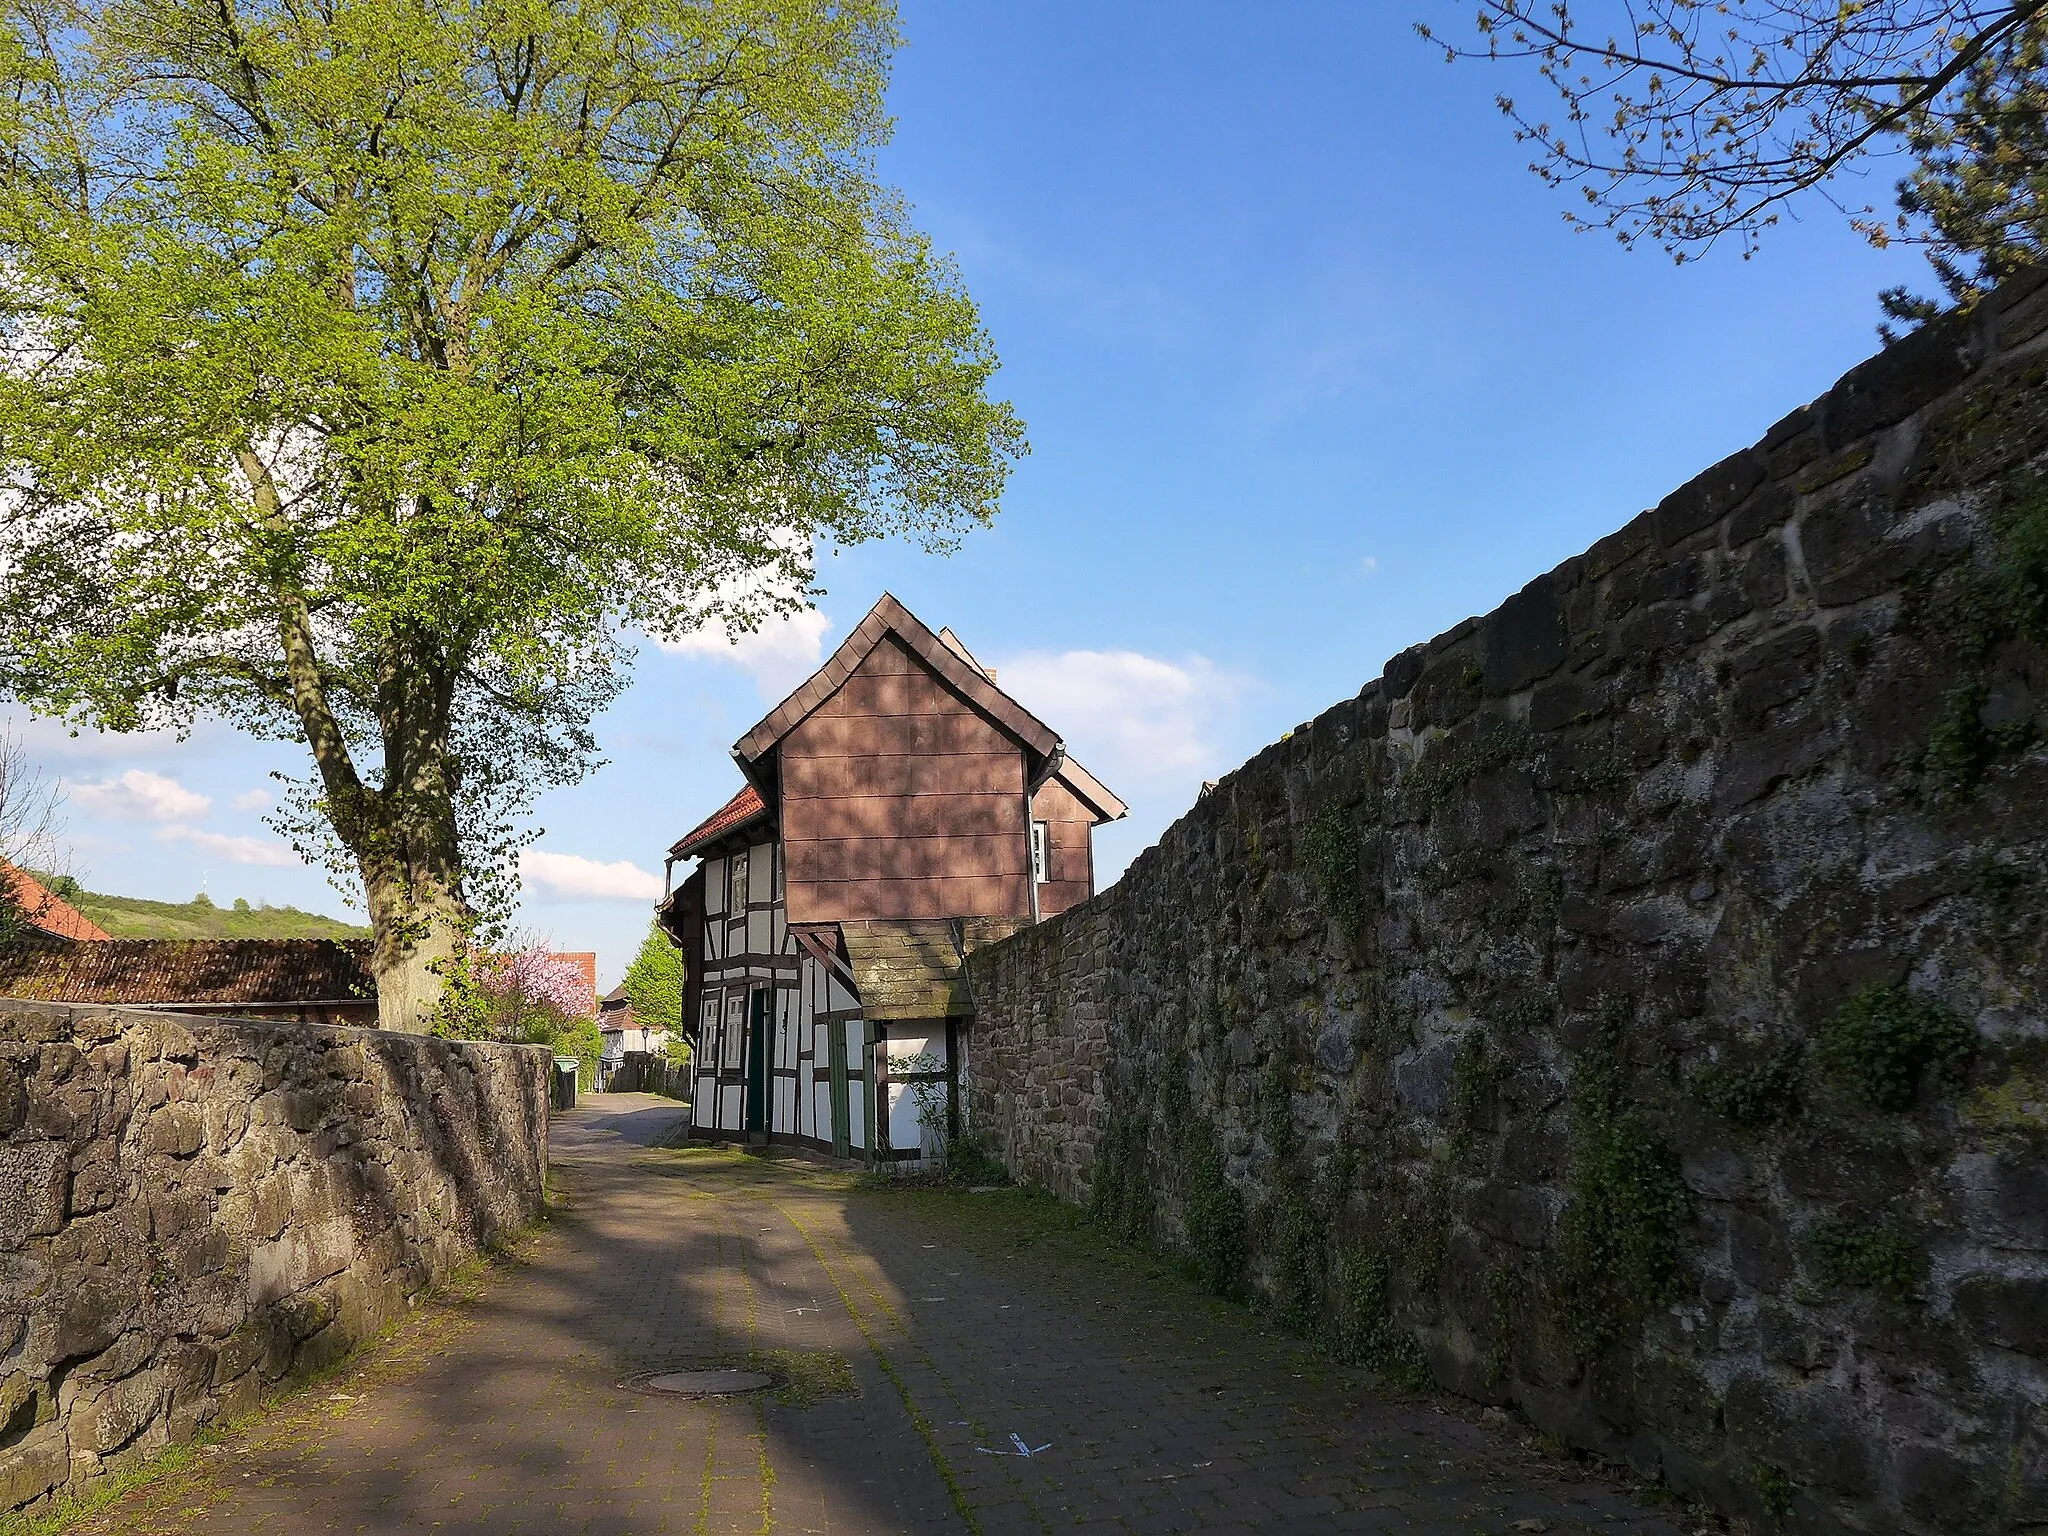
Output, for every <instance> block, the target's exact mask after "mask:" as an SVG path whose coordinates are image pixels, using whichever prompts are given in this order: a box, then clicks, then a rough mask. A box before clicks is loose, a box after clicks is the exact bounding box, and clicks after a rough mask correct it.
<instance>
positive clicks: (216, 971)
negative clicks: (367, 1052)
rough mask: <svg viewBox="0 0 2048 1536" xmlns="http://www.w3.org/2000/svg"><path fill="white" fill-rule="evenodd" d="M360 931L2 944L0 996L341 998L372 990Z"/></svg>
mask: <svg viewBox="0 0 2048 1536" xmlns="http://www.w3.org/2000/svg"><path fill="white" fill-rule="evenodd" d="M369 959H370V946H369V942H368V941H367V940H362V939H353V940H346V941H340V940H335V939H107V940H104V941H102V942H98V943H84V944H81V943H67V942H64V941H61V940H55V939H52V940H49V941H44V942H31V943H25V944H15V945H11V946H9V947H8V948H7V949H5V950H0V996H5V997H25V998H33V999H36V1000H38V1001H41V1002H51V1003H109V1004H114V1003H119V1004H126V1005H129V1006H135V1007H141V1006H147V1005H152V1004H155V1005H173V1004H178V1003H194V1004H197V1003H229V1004H234V1003H241V1004H249V1005H255V1004H259V1003H338V1002H362V1001H368V1000H370V999H374V998H375V997H376V995H377V984H376V982H375V981H374V980H373V979H372V978H371V976H370V971H369Z"/></svg>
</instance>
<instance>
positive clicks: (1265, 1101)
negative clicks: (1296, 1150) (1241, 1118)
mask: <svg viewBox="0 0 2048 1536" xmlns="http://www.w3.org/2000/svg"><path fill="white" fill-rule="evenodd" d="M1259 1134H1260V1135H1261V1136H1263V1137H1264V1138H1265V1141H1266V1146H1267V1148H1268V1149H1269V1150H1270V1151H1271V1152H1272V1154H1273V1156H1274V1157H1275V1158H1283V1157H1285V1156H1286V1155H1287V1152H1288V1149H1289V1148H1290V1147H1291V1146H1292V1145H1293V1144H1294V1091H1293V1088H1292V1086H1291V1085H1290V1084H1289V1083H1288V1081H1287V1063H1286V1061H1285V1060H1284V1059H1282V1058H1280V1057H1275V1058H1274V1059H1273V1060H1271V1061H1269V1062H1267V1063H1266V1064H1265V1066H1264V1067H1262V1068H1260V1069H1259Z"/></svg>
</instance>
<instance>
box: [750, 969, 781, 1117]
mask: <svg viewBox="0 0 2048 1536" xmlns="http://www.w3.org/2000/svg"><path fill="white" fill-rule="evenodd" d="M774 1004H775V991H774V989H773V988H772V987H756V988H754V991H753V994H752V995H751V996H750V997H749V998H748V999H747V1113H746V1120H747V1134H748V1135H749V1136H766V1135H767V1134H768V1034H769V1027H770V1021H771V1020H772V1018H773V1016H774Z"/></svg>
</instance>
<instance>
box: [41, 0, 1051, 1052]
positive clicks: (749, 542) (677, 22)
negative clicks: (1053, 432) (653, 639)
mask: <svg viewBox="0 0 2048 1536" xmlns="http://www.w3.org/2000/svg"><path fill="white" fill-rule="evenodd" d="M897 41H898V38H897V31H896V23H895V16H894V11H893V7H892V6H891V5H890V4H889V3H888V0H587V3H571V0H311V3H301V0H113V3H108V0H0V352H4V355H0V424H4V425H0V569H5V570H6V571H7V572H8V576H7V581H6V587H5V595H4V597H0V684H4V686H5V687H6V688H7V689H9V690H10V691H12V692H13V693H14V694H15V696H17V697H18V698H20V699H22V700H23V701H25V702H26V703H28V704H29V706H30V707H31V708H33V709H35V710H38V711H40V712H43V713H46V714H54V715H59V716H63V717H65V718H68V719H70V720H72V721H74V722H79V723H84V724H90V725H94V726H99V727H103V728H110V729H115V730H127V729H135V728H140V727H144V726H161V725H170V726H175V727H180V728H182V727H184V726H185V725H187V724H189V723H190V722H191V721H192V720H193V719H195V718H196V717H198V716H201V715H208V716H214V717H219V718H224V719H226V720H228V721H231V722H233V723H234V724H236V725H238V726H239V727H241V728H242V729H244V730H246V731H248V732H251V733H254V734H256V735H259V736H268V737H273V738H280V739H290V740H297V741H300V742H302V743H303V744H304V745H305V746H306V748H307V749H308V751H309V753H310V756H311V760H312V772H311V773H310V774H309V775H308V777H307V778H306V779H305V780H304V781H303V782H302V783H300V784H298V785H297V786H296V787H295V790H294V792H293V793H292V794H291V795H290V796H289V797H288V799H287V805H286V807H285V809H284V810H282V811H281V812H280V813H279V816H278V822H277V824H278V826H279V829H280V830H281V831H282V832H284V833H285V834H286V835H288V836H290V837H291V838H293V840H294V841H295V843H296V845H297V846H298V847H299V848H300V850H301V852H302V854H304V855H306V856H307V857H309V858H316V859H320V860H323V861H325V862H326V863H327V865H328V867H329V868H330V870H332V871H333V872H334V873H335V875H336V877H337V879H338V880H340V881H342V882H343V883H344V885H345V888H346V887H347V886H349V885H352V884H354V883H355V882H360V891H361V896H362V899H363V901H364V904H365V906H366V907H367V909H368V913H369V917H370V921H371V925H372V929H373V932H374V938H375V942H374V959H373V967H374V970H375V972H376V976H377V984H378V1001H379V1015H380V1020H381V1022H382V1023H384V1024H385V1025H386V1026H387V1027H395V1028H406V1029H417V1028H421V1027H424V1025H425V1023H426V1022H427V1021H428V1020H429V1019H430V1018H431V1017H432V1015H433V1013H434V1010H435V1008H436V1006H437V1004H438V1002H439V999H440V997H441V994H442V991H443V989H444V985H445V973H446V971H447V970H448V969H449V967H450V965H451V964H452V963H453V960H454V957H455V956H457V955H459V954H460V953H462V946H463V945H464V943H465V942H466V930H467V928H468V927H469V925H470V924H471V922H472V920H473V917H474V915H475V914H476V913H478V912H479V911H482V912H491V911H498V910H502V908H503V906H504V900H503V898H504V896H505V893H506V886H505V882H506V876H507V871H508V868H509V864H508V861H509V858H510V856H511V854H512V852H513V851H514V850H515V848H516V846H517V844H518V842H519V841H520V835H519V834H518V833H517V832H516V831H515V830H514V828H515V827H516V826H517V824H518V818H519V813H520V812H521V810H523V808H524V807H525V806H526V805H527V804H528V803H530V800H531V797H532V796H533V794H534V793H536V792H537V791H538V790H539V789H540V788H542V787H545V786H547V785H550V784H559V783H564V782H568V781H571V780H573V779H575V778H576V777H578V776H579V775H580V774H582V773H583V772H585V771H586V770H587V769H588V768H589V767H590V766H591V764H592V762H593V751H594V748H593V742H592V738H591V734H590V730H589V722H590V720H591V718H592V717H593V714H594V712H595V711H596V710H597V709H599V708H600V707H602V706H603V705H604V704H605V703H606V702H607V701H608V700H609V699H611V698H612V697H613V695H614V694H615V692H616V691H617V689H618V688H619V687H621V686H622V681H621V679H622V676H623V666H624V663H625V662H626V661H627V659H628V658H629V656H630V652H631V641H632V637H633V635H634V634H635V633H636V632H637V631H646V632H649V633H653V634H656V635H668V634H674V633H677V632H680V631H684V630H687V629H690V628H692V627H694V626H696V625H699V624H702V623H705V622H717V623H723V624H727V625H729V626H737V627H741V628H744V627H746V626H747V625H749V624H752V623H755V622H758V621H759V620H760V619H761V618H762V617H763V616H764V615H765V614H766V613H767V612H768V611H770V610H771V609H774V608H776V607H783V608H787V607H791V606H796V605H800V604H801V603H802V602H804V601H805V600H807V598H808V595H809V594H810V592H811V590H812V577H813V566H814V553H813V552H814V548H815V546H816V545H817V544H818V543H819V542H824V541H837V542H841V543H845V542H853V541H859V540H864V539H870V538H874V537H879V536H883V535H887V534H892V533H893V534H907V535H909V536H912V537H914V538H917V539H920V540H922V541H923V542H925V543H926V544H927V545H928V546H929V547H934V548H939V549H944V548H948V547H950V546H951V544H952V543H953V541H955V540H956V539H957V538H958V537H959V535H960V534H961V533H962V532H963V531H964V530H966V529H968V528H971V527H973V526H975V525H977V524H981V523H985V522H987V521H988V520H989V519H990V518H991V517H992V516H993V513H994V511H995V508H996V504H997V500H998V497H999V495H1000V492H1001V488H1002V484H1003V481H1004V478H1005V475H1006V473H1007V470H1008V467H1009V464H1010V462H1011V461H1012V459H1013V458H1014V456H1015V455H1016V454H1017V453H1019V452H1021V451H1022V450H1023V439H1022V433H1021V427H1020V425H1019V423H1018V422H1017V420H1016V418H1015V417H1014V415H1013V414H1012V413H1011V411H1010V409H1009V407H1008V406H1007V405H1005V404H1003V403H1001V402H999V401H996V400H993V399H992V398H991V397H990V394H989V390H988V384H989V379H990V376H991V374H992V372H993V371H994V368H995V366H996V365H995V359H994V356H993V353H992V349H991V347H990V344H989V342H988V339H987V337H986V335H985V334H984V333H983V331H982V330H981V328H980V324H979V321H978V318H977V315H976V311H975V309H974V306H973V304H972V302H971V301H970V300H969V299H968V297H967V296H966V295H965V293H964V292H963V291H962V290H961V288H960V286H959V283H958V281H957V278H956V276H955V275H954V273H953V272H952V271H951V269H950V268H949V267H948V266H947V265H946V264H945V263H944V262H942V261H939V260H936V259H934V258H933V256H932V255H931V253H930V251H929V250H928V248H927V245H926V242H925V241H924V239H923V238H922V236H921V235H919V234H918V233H917V232H916V230H915V229H914V228H913V227H912V226H911V224H910V222H909V220H908V216H907V214H906V211H905V209H904V207H903V205H902V203H901V201H900V199H899V198H898V197H897V196H896V195H895V194H894V193H893V192H891V191H890V190H889V189H888V188H887V187H885V186H883V185H882V184H880V183H879V182H878V181H877V179H876V177H875V175H874V171H873V155H874V152H875V149H876V147H877V146H878V145H879V144H880V143H881V142H882V141H883V139H884V138H885V136H886V132H887V126H888V124H887V118H886V116H885V115H884V112H883V109H882V95H883V89H884V86H885V83H886V79H887V73H888V65H889V60H890V58H891V55H892V52H893V50H894V48H895V46H896V44H897Z"/></svg>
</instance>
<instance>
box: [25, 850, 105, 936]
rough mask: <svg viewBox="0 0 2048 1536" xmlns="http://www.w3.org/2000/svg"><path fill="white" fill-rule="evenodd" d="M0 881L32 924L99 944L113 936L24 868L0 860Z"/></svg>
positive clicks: (41, 930) (40, 928) (42, 930)
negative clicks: (17, 867)
mask: <svg viewBox="0 0 2048 1536" xmlns="http://www.w3.org/2000/svg"><path fill="white" fill-rule="evenodd" d="M0 883H4V885H5V886H6V889H7V894H8V896H9V897H10V898H11V899H12V902H13V904H14V907H15V909H16V910H17V911H19V912H20V913H21V915H22V916H23V917H24V918H25V919H27V921H28V924H29V926H30V927H32V928H34V929H36V930H38V931H39V932H41V933H45V934H48V935H49V936H50V937H52V938H57V939H77V940H82V941H86V942H93V943H96V942H98V941H99V940H102V939H106V938H110V937H112V936H111V935H110V934H109V933H108V932H107V930H106V929H104V928H102V927H101V926H100V925H99V924H98V923H96V922H94V921H93V920H92V919H91V918H89V917H87V916H86V915H85V914H84V913H83V912H81V911H79V910H78V908H76V907H74V906H72V905H71V903H70V902H68V901H66V900H64V899H63V898H62V897H61V896H59V895H58V894H57V893H56V892H55V891H53V890H51V889H50V888H49V887H48V886H46V885H44V884H43V882H42V881H40V880H38V879H36V877H35V876H33V875H31V874H30V873H29V872H28V871H27V870H25V869H16V868H15V867H14V866H13V865H12V864H10V863H8V862H7V861H6V860H5V859H0Z"/></svg>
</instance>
